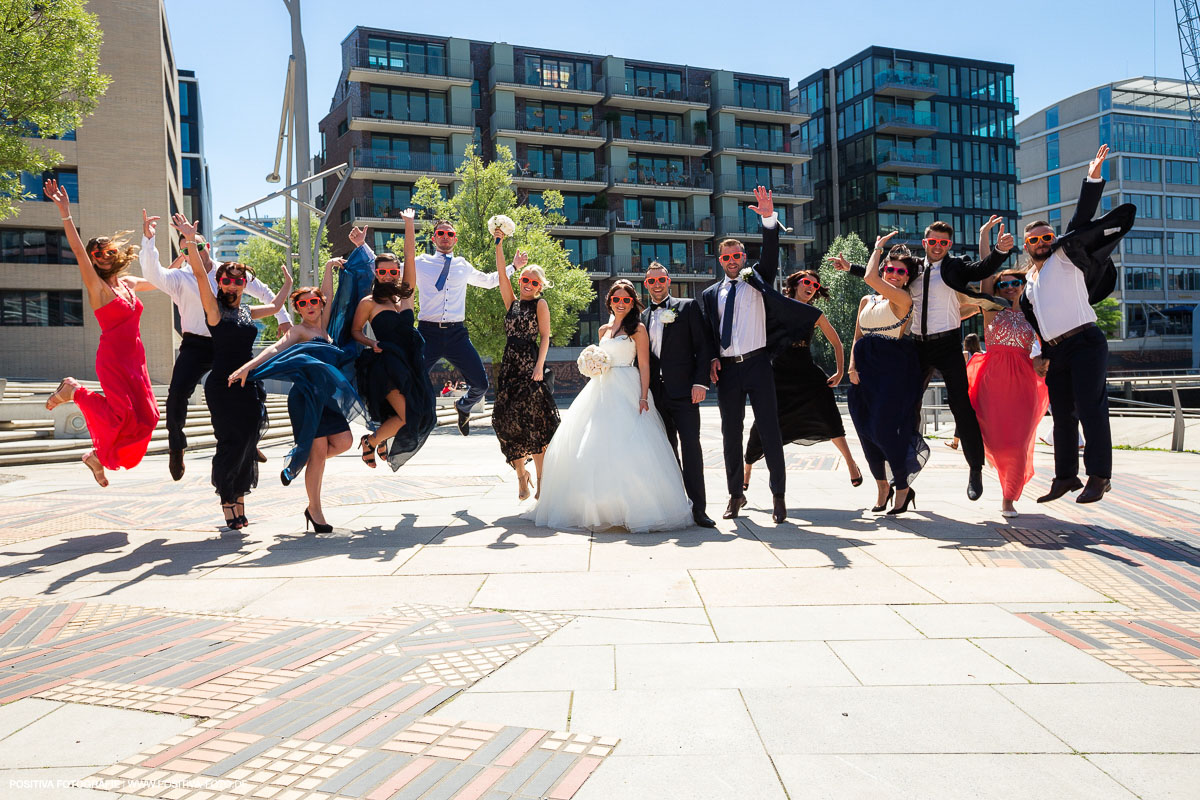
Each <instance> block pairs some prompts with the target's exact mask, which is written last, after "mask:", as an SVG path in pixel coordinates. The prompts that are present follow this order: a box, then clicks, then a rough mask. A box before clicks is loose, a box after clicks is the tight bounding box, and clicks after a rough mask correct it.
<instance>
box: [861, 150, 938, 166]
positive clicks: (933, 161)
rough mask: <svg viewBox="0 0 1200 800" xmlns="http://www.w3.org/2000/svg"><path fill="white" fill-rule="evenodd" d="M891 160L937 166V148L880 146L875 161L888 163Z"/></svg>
mask: <svg viewBox="0 0 1200 800" xmlns="http://www.w3.org/2000/svg"><path fill="white" fill-rule="evenodd" d="M889 162H900V163H904V164H920V165H922V166H927V167H936V166H938V154H937V151H936V150H919V149H917V148H914V147H884V148H880V150H879V153H878V155H877V156H876V158H875V163H876V164H887V163H889Z"/></svg>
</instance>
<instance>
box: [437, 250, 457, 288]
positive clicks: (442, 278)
mask: <svg viewBox="0 0 1200 800" xmlns="http://www.w3.org/2000/svg"><path fill="white" fill-rule="evenodd" d="M452 258H454V256H453V255H451V254H449V253H447V254H446V263H445V264H443V265H442V272H441V274H440V275H438V276H437V280H436V281H434V282H433V288H435V289H437V290H438V291H439V292H440V291H441V290H442V289H445V288H446V278H448V277H450V260H451V259H452Z"/></svg>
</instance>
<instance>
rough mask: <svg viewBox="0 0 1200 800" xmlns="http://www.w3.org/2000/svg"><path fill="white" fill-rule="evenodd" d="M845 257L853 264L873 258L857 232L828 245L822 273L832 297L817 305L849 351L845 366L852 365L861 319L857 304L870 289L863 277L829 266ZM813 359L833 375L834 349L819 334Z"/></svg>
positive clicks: (822, 278)
mask: <svg viewBox="0 0 1200 800" xmlns="http://www.w3.org/2000/svg"><path fill="white" fill-rule="evenodd" d="M837 255H842V256H845V257H846V259H847V260H848V261H850V263H851V264H866V263H867V260H868V259H869V258H870V256H871V253H870V250H868V249H867V246H866V245H865V244H863V241H862V239H860V238H858V234H856V233H847V234H845V235H844V236H839V237H837V238H836V239H834V240H833V243H832V244H830V245H829V250H828V251H826V253H825V258H823V259H822V260H821V266H820V269H819V272H820V273H821V284H822V285H823V286H825V287H826V288H827V289H829V294H830V298H829V299H828V300H824V301H818V303H817V305H819V306H820V308H821V310H823V311H824V312H825V316H826V317H828V318H829V322H830V324H831V325H833V329H834V330H836V331H837V333H838V336H840V337H841V339H842V346H843V347H844V348H845V349H846V363H847V364H849V363H850V348H851V346H852V345H853V344H854V320H855V318H856V317H857V316H858V302H859V300H861V299H862V298H863V296H864V295H867V294H870V292H871V290H870V289H869V288H868V287H867V284H866V283H865V282H864V281H863V279H862V278H858V277H855V276H853V275H851V274H850V273H849V272H839V271H838V270H836V269H834V268H833V267H832V266H830V264H829V258H830V257H831V256H837ZM812 351H813V358H814V359H816V361H817V363H818V364H820V365H821V367H822V368H824V369H825V371H826V372H833V371H834V369H835V368H836V366H837V364H836V362H835V360H834V357H833V347H832V346H831V345H830V344H829V342H827V341H825V337H824V336H822V335H820V334H814V335H813V344H812Z"/></svg>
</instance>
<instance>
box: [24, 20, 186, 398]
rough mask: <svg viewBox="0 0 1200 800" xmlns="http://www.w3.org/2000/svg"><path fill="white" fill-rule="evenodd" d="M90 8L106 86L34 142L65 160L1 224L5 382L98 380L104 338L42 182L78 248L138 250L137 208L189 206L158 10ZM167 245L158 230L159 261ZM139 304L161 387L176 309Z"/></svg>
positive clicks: (30, 179) (159, 302) (173, 81)
mask: <svg viewBox="0 0 1200 800" xmlns="http://www.w3.org/2000/svg"><path fill="white" fill-rule="evenodd" d="M87 9H88V11H90V12H92V13H95V14H96V15H97V16H98V17H99V19H100V25H101V27H102V28H103V30H104V44H103V46H102V47H101V49H100V71H101V72H103V73H105V74H107V75H111V76H112V82H111V84H110V85H109V87H108V91H107V92H106V93H105V94H104V96H103V97H102V98H101V99H100V102H99V105H98V107H97V109H96V112H95V113H94V114H92V115H91V116H89V117H88V118H87V119H86V120H85V121H84V122H83V124H82V125H81V126H80V127H79V129H78V130H77V131H75V132H74V134H73V136H68V137H64V138H63V139H61V140H57V141H46V140H40V141H39V144H40V145H42V146H45V147H52V148H54V149H56V150H58V151H59V152H60V153H62V155H63V159H62V161H61V163H60V164H59V166H58V167H57V168H56V169H55V170H53V171H52V172H51V173H50V174H49V175H45V176H43V175H27V176H24V177H25V181H26V185H27V188H28V191H30V192H31V193H33V194H34V197H32V198H31V199H29V200H26V201H25V202H24V203H22V204H21V206H20V209H19V211H18V213H17V214H16V216H14V217H11V218H9V219H5V220H3V221H0V242H2V243H0V309H2V312H0V325H2V326H3V332H4V335H3V336H0V375H2V376H6V377H29V378H55V379H57V378H59V377H61V376H63V375H74V376H76V377H79V378H94V377H95V353H96V345H97V343H98V341H99V338H100V328H99V326H98V325H97V324H96V318H95V316H94V315H93V314H92V311H91V308H90V307H89V306H88V303H87V298H86V297H84V296H83V287H82V282H81V280H80V277H79V270H78V267H77V266H76V264H75V262H74V258H73V256H72V255H71V251H70V248H69V247H68V246H67V244H66V240H65V236H64V235H63V233H62V222H61V221H60V219H59V215H58V211H57V209H56V208H55V207H54V204H53V203H51V202H49V201H48V200H46V198H45V196H44V195H43V194H42V180H43V178H45V177H55V178H57V179H58V180H59V182H60V183H61V184H63V185H64V186H66V187H67V190H68V191H69V192H70V195H71V200H72V203H71V215H72V217H74V219H75V223H76V225H78V226H79V228H80V231H81V234H82V236H83V238H84V240H85V241H86V240H87V239H89V238H91V237H93V236H101V235H106V234H111V233H113V232H114V231H121V230H133V231H134V237H135V238H134V241H135V242H136V241H138V240H139V239H140V238H141V234H140V231H141V223H142V209H143V208H145V209H147V210H148V211H149V212H150V213H152V214H158V215H160V216H162V217H167V216H169V215H170V214H172V213H174V212H176V211H180V210H181V209H183V208H184V205H183V191H182V186H181V182H180V163H181V162H180V159H181V150H180V142H179V91H178V81H177V73H176V67H175V58H174V53H173V52H172V47H171V39H170V34H169V32H168V27H167V19H166V12H165V9H164V7H163V3H162V0H136V2H131V1H130V0H91V2H89V3H88V7H87ZM164 227H165V226H164ZM169 236H170V235H169V234H164V233H163V232H162V231H161V230H160V236H159V240H158V241H159V250H160V252H162V253H163V257H164V258H169V257H170V251H171V249H172V248H171V247H170V246H168V237H169ZM137 272H138V269H137V268H136V267H135V268H134V273H135V274H137ZM140 297H141V300H142V303H143V304H144V305H145V311H144V312H143V315H142V323H141V331H142V341H143V343H144V344H145V347H146V359H147V365H148V367H149V370H150V377H151V379H152V380H154V381H155V382H166V381H167V380H169V378H170V373H171V365H172V363H173V359H174V352H175V341H176V337H175V335H174V325H173V322H174V311H173V308H172V304H171V301H170V298H168V297H167V296H166V295H164V294H162V293H160V292H145V293H143V294H142V295H141V296H140Z"/></svg>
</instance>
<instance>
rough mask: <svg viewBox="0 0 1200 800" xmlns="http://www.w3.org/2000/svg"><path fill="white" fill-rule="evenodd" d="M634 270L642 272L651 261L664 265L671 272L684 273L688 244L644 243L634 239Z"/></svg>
mask: <svg viewBox="0 0 1200 800" xmlns="http://www.w3.org/2000/svg"><path fill="white" fill-rule="evenodd" d="M632 246H633V269H634V270H635V271H640V270H644V269H646V267H648V266H650V262H651V261H657V262H658V263H660V264H662V265H664V266H665V267H666V268H667V270H668V271H669V272H680V271H683V270H684V268H685V267H686V266H687V262H688V253H687V242H665V241H642V240H638V239H634V240H633V243H632Z"/></svg>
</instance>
